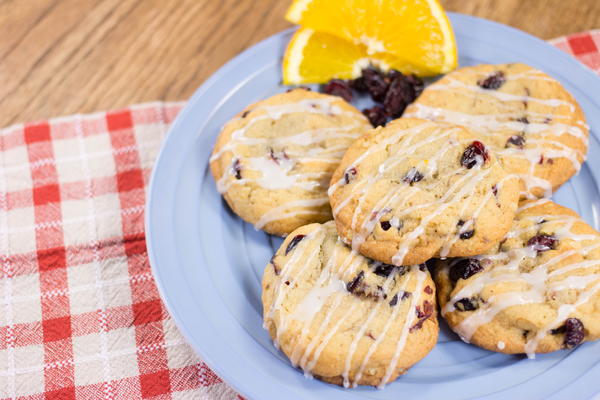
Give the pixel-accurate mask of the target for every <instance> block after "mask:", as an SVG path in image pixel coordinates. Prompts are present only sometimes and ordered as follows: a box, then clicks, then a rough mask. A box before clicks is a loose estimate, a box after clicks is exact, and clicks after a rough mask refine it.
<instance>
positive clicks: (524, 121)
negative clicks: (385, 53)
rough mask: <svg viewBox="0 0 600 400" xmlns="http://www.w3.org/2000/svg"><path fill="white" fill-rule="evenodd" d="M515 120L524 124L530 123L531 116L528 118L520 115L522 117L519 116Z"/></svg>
mask: <svg viewBox="0 0 600 400" xmlns="http://www.w3.org/2000/svg"><path fill="white" fill-rule="evenodd" d="M515 121H517V122H520V123H522V124H528V123H529V118H527V117H520V118H517V119H516V120H515Z"/></svg>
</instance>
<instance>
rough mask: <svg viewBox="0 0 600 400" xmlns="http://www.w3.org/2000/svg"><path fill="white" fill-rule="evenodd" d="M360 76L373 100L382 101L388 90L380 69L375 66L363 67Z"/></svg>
mask: <svg viewBox="0 0 600 400" xmlns="http://www.w3.org/2000/svg"><path fill="white" fill-rule="evenodd" d="M362 78H363V81H364V83H365V86H366V88H367V91H368V92H369V94H370V95H371V98H372V99H373V100H375V101H379V102H381V101H383V100H384V99H385V94H386V93H387V90H388V83H387V82H386V81H385V77H384V75H383V74H382V73H381V71H379V70H376V69H375V68H365V69H363V70H362Z"/></svg>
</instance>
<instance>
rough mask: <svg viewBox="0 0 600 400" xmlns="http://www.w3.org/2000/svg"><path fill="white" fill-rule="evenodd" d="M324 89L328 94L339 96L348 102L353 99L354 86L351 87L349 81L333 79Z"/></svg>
mask: <svg viewBox="0 0 600 400" xmlns="http://www.w3.org/2000/svg"><path fill="white" fill-rule="evenodd" d="M323 90H324V92H325V93H327V94H331V95H333V96H339V97H341V98H342V99H344V100H346V101H348V102H350V101H352V88H350V85H349V84H348V82H347V81H343V80H341V79H332V80H330V81H329V82H328V83H327V84H326V85H325V88H324V89H323Z"/></svg>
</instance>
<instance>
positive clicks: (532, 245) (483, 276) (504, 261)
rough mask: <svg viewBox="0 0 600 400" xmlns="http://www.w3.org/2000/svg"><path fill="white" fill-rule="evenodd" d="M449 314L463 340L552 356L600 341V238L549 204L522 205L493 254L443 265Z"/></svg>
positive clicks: (438, 273) (438, 275) (441, 290)
mask: <svg viewBox="0 0 600 400" xmlns="http://www.w3.org/2000/svg"><path fill="white" fill-rule="evenodd" d="M435 281H436V284H437V287H438V300H439V302H440V306H441V310H442V315H443V316H444V318H445V319H446V321H448V324H449V325H450V327H451V328H452V329H453V330H454V331H455V332H456V333H458V334H459V335H460V336H461V337H462V339H463V340H465V341H467V342H471V343H473V344H476V345H477V346H480V347H483V348H485V349H488V350H492V351H498V352H503V353H510V354H514V353H527V354H528V355H529V356H530V357H533V356H534V354H535V353H548V352H551V351H555V350H558V349H561V348H572V347H575V346H577V345H578V344H580V343H582V342H584V341H590V340H596V339H598V338H600V233H598V232H596V231H595V230H594V229H592V228H591V227H590V226H589V225H587V224H586V223H585V222H583V221H582V220H581V219H580V218H579V216H578V215H577V214H576V213H575V212H574V211H572V210H570V209H568V208H565V207H562V206H559V205H558V204H555V203H553V202H551V201H549V200H538V201H535V202H533V201H529V202H524V203H522V204H521V207H520V209H519V212H518V214H517V217H516V219H515V221H514V222H513V226H512V228H511V230H510V231H509V233H508V234H507V235H506V236H505V238H504V240H503V241H502V242H501V243H500V244H499V245H498V246H496V247H494V249H493V250H492V251H490V252H488V253H487V254H486V255H480V256H476V257H472V258H459V259H452V260H445V261H438V262H437V266H436V270H435Z"/></svg>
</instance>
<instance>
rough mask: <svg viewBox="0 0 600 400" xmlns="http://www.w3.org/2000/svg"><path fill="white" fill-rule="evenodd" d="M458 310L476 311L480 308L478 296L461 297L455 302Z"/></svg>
mask: <svg viewBox="0 0 600 400" xmlns="http://www.w3.org/2000/svg"><path fill="white" fill-rule="evenodd" d="M454 307H455V308H456V309H457V310H458V311H475V310H477V309H478V308H479V300H478V299H477V298H476V297H469V298H464V299H460V300H458V301H457V302H455V303H454Z"/></svg>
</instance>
